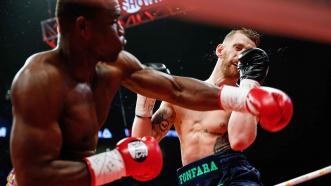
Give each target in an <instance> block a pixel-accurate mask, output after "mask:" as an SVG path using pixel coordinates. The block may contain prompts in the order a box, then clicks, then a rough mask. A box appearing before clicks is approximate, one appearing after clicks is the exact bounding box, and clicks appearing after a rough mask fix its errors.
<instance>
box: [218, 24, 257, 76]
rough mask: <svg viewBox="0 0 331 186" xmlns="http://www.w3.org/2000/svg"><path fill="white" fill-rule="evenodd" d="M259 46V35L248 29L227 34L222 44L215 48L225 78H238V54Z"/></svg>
mask: <svg viewBox="0 0 331 186" xmlns="http://www.w3.org/2000/svg"><path fill="white" fill-rule="evenodd" d="M259 44H260V35H259V34H258V33H257V32H255V31H253V30H250V29H246V28H242V29H238V30H232V31H231V32H229V33H228V34H227V35H226V36H225V38H224V40H223V43H221V44H219V45H218V46H217V48H216V55H217V56H218V58H219V60H218V61H219V62H221V71H222V73H223V75H224V76H225V77H226V78H239V72H238V69H237V64H238V56H239V54H240V53H241V52H242V51H244V50H245V49H248V48H254V47H257V46H258V45H259Z"/></svg>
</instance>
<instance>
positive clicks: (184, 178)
mask: <svg viewBox="0 0 331 186" xmlns="http://www.w3.org/2000/svg"><path fill="white" fill-rule="evenodd" d="M216 170H218V167H217V166H216V164H215V162H214V161H211V162H209V163H204V164H202V165H198V166H196V167H193V168H191V169H189V170H187V171H185V172H183V173H182V174H181V175H179V182H180V184H183V183H185V182H188V181H190V180H192V179H193V178H195V177H198V176H201V175H204V174H207V173H210V172H213V171H216Z"/></svg>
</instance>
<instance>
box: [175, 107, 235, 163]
mask: <svg viewBox="0 0 331 186" xmlns="http://www.w3.org/2000/svg"><path fill="white" fill-rule="evenodd" d="M173 108H174V111H175V113H176V119H175V122H174V125H175V128H176V131H177V133H178V137H179V140H180V143H181V154H182V163H183V165H184V166H185V165H187V164H189V163H191V162H193V161H196V160H199V159H201V158H203V157H206V156H209V155H212V154H214V153H215V152H218V151H219V150H221V149H222V148H229V142H228V137H227V133H226V131H227V124H228V121H229V117H230V113H231V112H225V111H221V110H215V111H204V112H201V111H194V110H189V109H185V108H182V107H178V106H174V107H173Z"/></svg>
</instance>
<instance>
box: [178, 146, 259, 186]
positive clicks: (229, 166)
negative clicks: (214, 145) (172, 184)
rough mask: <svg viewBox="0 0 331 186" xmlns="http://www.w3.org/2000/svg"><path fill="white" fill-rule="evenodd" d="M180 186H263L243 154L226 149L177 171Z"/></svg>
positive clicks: (257, 174)
mask: <svg viewBox="0 0 331 186" xmlns="http://www.w3.org/2000/svg"><path fill="white" fill-rule="evenodd" d="M177 181H178V185H179V186H227V185H243V186H253V185H254V186H255V185H263V184H262V182H261V178H260V173H259V171H258V170H257V169H255V168H254V167H253V166H251V165H250V164H249V162H248V161H247V158H246V157H245V156H244V154H242V153H241V152H235V151H233V150H231V149H226V150H223V151H220V152H217V153H216V154H214V155H211V156H208V157H205V158H203V159H200V160H198V161H195V162H192V163H190V164H188V165H186V166H184V167H182V168H180V169H178V170H177Z"/></svg>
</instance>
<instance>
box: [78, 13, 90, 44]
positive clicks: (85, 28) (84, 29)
mask: <svg viewBox="0 0 331 186" xmlns="http://www.w3.org/2000/svg"><path fill="white" fill-rule="evenodd" d="M75 27H76V28H75V29H76V30H77V31H78V32H79V34H80V36H81V37H83V38H85V39H88V38H89V36H90V30H89V23H88V21H87V19H86V18H85V17H83V16H79V17H77V19H76V21H75Z"/></svg>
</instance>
